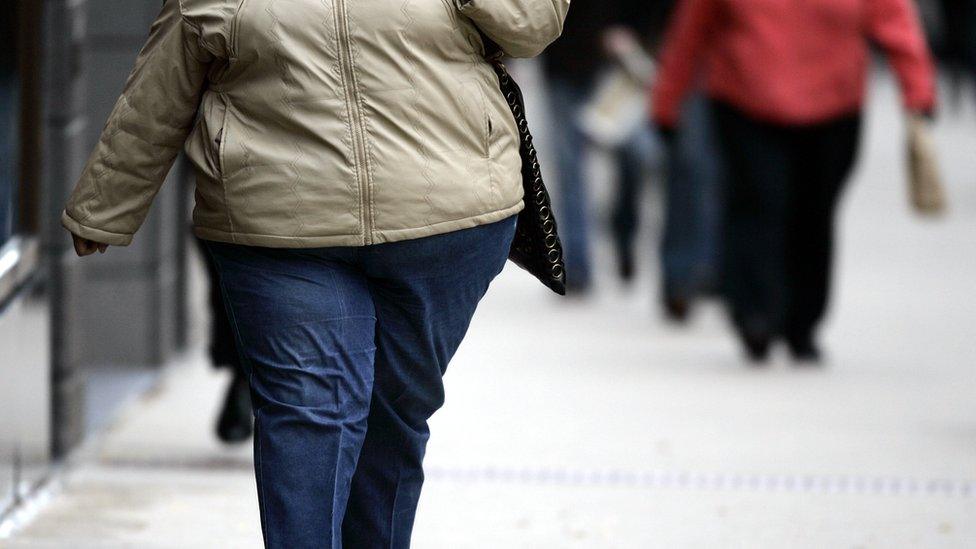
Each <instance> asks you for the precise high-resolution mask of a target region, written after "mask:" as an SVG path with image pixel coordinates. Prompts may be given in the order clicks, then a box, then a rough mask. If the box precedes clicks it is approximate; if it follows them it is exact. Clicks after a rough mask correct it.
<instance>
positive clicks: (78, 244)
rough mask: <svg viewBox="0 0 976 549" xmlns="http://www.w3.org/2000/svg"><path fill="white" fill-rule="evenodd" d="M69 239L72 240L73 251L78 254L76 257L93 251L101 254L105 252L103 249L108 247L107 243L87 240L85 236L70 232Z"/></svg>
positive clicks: (90, 253)
mask: <svg viewBox="0 0 976 549" xmlns="http://www.w3.org/2000/svg"><path fill="white" fill-rule="evenodd" d="M71 239H72V240H73V241H74V244H75V253H76V254H78V257H85V256H86V255H92V254H93V253H95V252H98V253H102V254H103V253H105V250H107V249H108V244H102V243H101V242H95V241H94V240H88V239H87V238H82V237H80V236H78V235H76V234H72V235H71Z"/></svg>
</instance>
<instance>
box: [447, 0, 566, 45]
mask: <svg viewBox="0 0 976 549" xmlns="http://www.w3.org/2000/svg"><path fill="white" fill-rule="evenodd" d="M455 1H456V2H457V6H458V10H460V12H461V13H462V14H464V15H466V16H467V17H469V18H471V20H472V21H474V23H475V25H477V26H478V28H479V29H481V32H483V33H485V34H486V35H487V36H488V38H490V39H491V40H492V41H494V42H495V43H496V44H498V45H499V46H500V47H501V48H502V50H503V51H504V52H505V53H506V54H508V55H510V56H512V57H534V56H536V55H539V54H540V53H542V50H544V49H546V46H548V45H549V44H551V43H553V42H554V41H555V40H556V39H557V38H559V35H560V34H562V32H563V22H564V21H565V20H566V13H568V12H569V2H570V0H455Z"/></svg>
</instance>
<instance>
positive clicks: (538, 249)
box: [490, 55, 566, 295]
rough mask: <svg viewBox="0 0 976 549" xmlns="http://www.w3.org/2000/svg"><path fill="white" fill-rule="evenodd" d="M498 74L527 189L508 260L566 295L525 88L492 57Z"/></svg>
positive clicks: (503, 65)
mask: <svg viewBox="0 0 976 549" xmlns="http://www.w3.org/2000/svg"><path fill="white" fill-rule="evenodd" d="M490 60H491V64H492V66H493V67H494V69H495V73H496V74H498V83H499V85H500V86H501V90H502V93H503V94H504V95H505V100H506V101H507V102H508V106H509V107H510V108H511V109H512V116H514V117H515V124H516V125H517V126H518V132H519V155H520V156H521V157H522V186H523V187H524V188H525V209H523V210H522V212H521V213H520V214H519V216H518V222H517V224H516V227H515V240H514V241H512V249H511V251H510V252H509V255H508V258H509V260H511V261H512V262H513V263H515V264H516V265H518V266H519V267H521V268H523V269H525V270H526V271H528V272H529V274H531V275H532V276H534V277H536V278H537V279H539V281H540V282H542V283H543V284H545V285H546V287H548V288H549V289H551V290H552V291H554V292H556V293H557V294H559V295H566V266H565V264H564V263H563V248H562V244H561V243H560V242H559V234H558V233H557V231H556V217H555V215H554V214H553V211H552V201H551V200H550V198H549V192H548V191H547V190H546V185H545V182H543V180H542V168H541V166H540V165H539V158H538V155H537V154H536V150H535V145H533V143H532V134H531V133H530V132H529V123H528V120H526V117H525V100H524V98H523V96H522V89H521V88H519V86H518V84H516V83H515V80H513V79H512V76H511V75H510V74H509V73H508V69H507V68H506V67H505V64H504V63H502V61H501V59H500V56H497V55H496V56H494V57H493V58H490Z"/></svg>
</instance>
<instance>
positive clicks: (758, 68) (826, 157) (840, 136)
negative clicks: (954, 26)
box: [652, 0, 936, 361]
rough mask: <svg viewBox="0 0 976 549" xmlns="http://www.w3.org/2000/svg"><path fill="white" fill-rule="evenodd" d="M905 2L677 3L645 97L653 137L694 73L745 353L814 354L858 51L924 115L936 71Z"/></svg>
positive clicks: (860, 71) (858, 86) (848, 158)
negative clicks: (704, 107)
mask: <svg viewBox="0 0 976 549" xmlns="http://www.w3.org/2000/svg"><path fill="white" fill-rule="evenodd" d="M910 2H911V0H682V1H681V3H680V5H679V6H678V9H677V12H676V14H675V16H674V18H673V20H672V22H671V25H670V28H669V30H668V33H667V37H666V40H665V44H664V49H663V53H662V58H661V66H660V71H659V73H658V78H657V80H656V83H655V86H654V88H653V91H652V102H653V106H652V109H653V117H654V122H655V124H656V125H657V126H658V127H659V128H661V130H662V131H663V132H664V133H667V132H668V130H669V129H671V128H673V127H674V125H675V124H676V122H677V120H678V115H679V111H680V108H681V104H682V102H683V100H684V99H685V97H686V96H687V95H688V92H689V90H690V89H691V88H692V86H693V85H694V84H695V83H696V82H697V81H699V78H701V77H704V84H705V88H706V90H707V93H708V95H709V96H710V98H711V100H712V101H713V103H714V112H715V116H716V123H717V126H718V134H719V140H720V142H721V146H722V150H723V153H724V156H725V162H726V170H727V173H728V181H727V196H726V206H725V208H726V239H725V240H726V244H725V246H726V250H725V257H726V265H725V273H724V275H725V282H726V288H725V293H726V297H727V300H728V302H729V305H730V309H731V314H732V319H733V322H734V324H735V327H736V329H737V331H738V333H739V335H740V338H741V339H742V341H743V343H744V344H745V347H746V350H747V351H748V353H749V355H750V357H751V358H753V359H754V360H763V359H765V357H766V356H767V353H768V349H769V346H770V344H771V343H772V342H773V341H774V340H776V339H778V338H783V339H785V340H786V342H787V344H788V345H789V347H790V350H791V352H792V353H793V355H794V357H795V358H797V359H800V360H804V361H807V360H809V361H815V360H817V359H818V358H819V350H818V347H817V345H816V338H815V332H816V327H817V325H818V323H819V321H820V320H821V318H822V317H823V314H824V311H825V308H826V304H827V298H828V293H829V291H828V289H829V282H830V271H831V255H832V240H833V224H834V213H835V210H836V204H837V201H838V197H839V195H840V191H841V189H842V187H843V183H844V181H845V179H846V178H847V176H848V174H849V172H850V169H851V167H852V165H853V163H854V159H855V158H856V151H857V145H858V139H859V128H860V118H861V116H860V114H861V110H862V106H863V102H864V96H865V88H866V82H867V76H868V65H869V61H870V56H869V46H870V45H871V44H872V43H873V44H876V45H878V46H879V47H880V48H881V49H882V50H883V51H884V53H885V54H886V55H887V58H888V60H889V61H890V63H891V65H892V66H893V68H894V71H895V73H896V74H897V77H898V81H899V83H900V85H901V89H902V94H903V98H904V105H905V108H906V109H907V110H908V111H909V112H911V113H915V114H918V115H925V114H930V113H931V112H932V111H933V109H934V107H935V101H936V99H935V97H936V92H935V74H934V73H935V69H934V66H933V63H932V60H931V55H930V53H929V51H928V48H927V46H926V42H925V39H924V36H923V33H922V30H921V24H920V21H919V18H918V15H917V13H916V11H915V8H914V6H913V5H912V4H911V3H910Z"/></svg>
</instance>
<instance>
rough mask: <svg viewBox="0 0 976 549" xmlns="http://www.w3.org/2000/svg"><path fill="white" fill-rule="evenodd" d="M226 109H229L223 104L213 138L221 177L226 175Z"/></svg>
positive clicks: (227, 116)
mask: <svg viewBox="0 0 976 549" xmlns="http://www.w3.org/2000/svg"><path fill="white" fill-rule="evenodd" d="M228 111H229V109H228V108H227V107H226V106H225V107H224V109H223V114H222V115H221V117H220V129H219V130H217V137H216V138H215V139H214V145H215V146H216V153H217V170H218V172H219V175H220V177H221V179H223V178H225V177H226V176H227V159H226V157H227V138H228V129H227V122H228V118H229V115H228Z"/></svg>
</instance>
